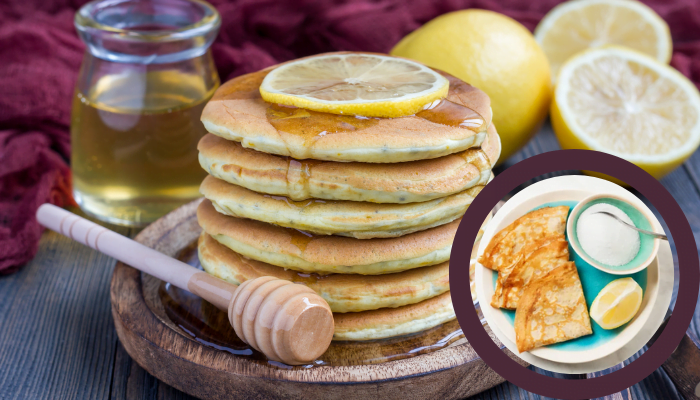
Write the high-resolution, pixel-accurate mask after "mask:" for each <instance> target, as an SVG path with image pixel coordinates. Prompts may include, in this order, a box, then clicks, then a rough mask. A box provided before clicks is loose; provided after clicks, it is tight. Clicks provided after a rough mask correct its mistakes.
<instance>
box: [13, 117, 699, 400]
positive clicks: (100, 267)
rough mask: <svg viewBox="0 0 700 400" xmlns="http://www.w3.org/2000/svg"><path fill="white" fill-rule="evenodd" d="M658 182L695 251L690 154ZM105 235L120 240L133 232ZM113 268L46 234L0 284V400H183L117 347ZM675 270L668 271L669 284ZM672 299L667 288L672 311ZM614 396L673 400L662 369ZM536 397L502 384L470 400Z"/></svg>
mask: <svg viewBox="0 0 700 400" xmlns="http://www.w3.org/2000/svg"><path fill="white" fill-rule="evenodd" d="M557 149H559V146H558V144H557V142H556V139H555V138H554V135H553V133H552V131H551V128H550V127H549V125H545V127H544V128H543V129H542V131H541V132H540V133H539V134H538V135H537V136H536V137H535V138H534V139H533V140H532V141H531V142H530V143H529V144H528V146H527V147H526V148H525V149H524V150H522V151H521V152H520V153H518V154H517V155H515V156H514V157H512V158H511V159H510V160H508V162H507V163H506V165H505V166H504V167H502V168H505V167H508V166H511V165H513V164H514V163H516V162H518V161H520V160H522V159H523V158H525V157H529V156H532V155H535V154H539V153H542V152H545V151H551V150H557ZM497 172H498V171H497ZM558 174H559V173H558ZM558 174H554V175H558ZM662 183H663V184H664V186H665V187H666V188H667V189H668V190H669V191H670V192H671V194H673V196H674V197H675V199H676V201H678V203H679V204H680V206H681V208H682V209H683V211H684V212H685V214H686V217H687V218H688V220H689V221H690V225H691V226H692V228H693V233H694V235H695V240H696V243H697V242H698V236H699V235H700V154H699V153H696V154H695V155H694V156H693V157H691V158H690V160H688V161H687V162H686V163H685V164H684V165H683V166H681V167H680V168H678V169H677V170H676V171H674V172H673V173H671V174H670V175H669V176H667V177H666V178H664V179H663V180H662ZM523 186H526V184H525V185H523ZM651 208H652V209H653V207H651ZM654 211H655V212H656V210H654ZM657 217H658V213H657ZM662 223H663V221H662ZM664 226H665V224H664ZM114 229H115V230H117V231H118V232H120V233H122V234H125V235H132V236H133V235H134V234H135V233H136V231H135V230H133V229H127V228H114ZM671 246H672V247H674V245H673V241H671ZM674 259H675V256H674ZM114 264H115V261H114V260H113V259H111V258H109V257H107V256H104V255H102V254H100V253H98V252H96V251H94V250H92V249H89V248H88V247H85V246H83V245H81V244H78V243H77V242H73V241H71V240H69V239H67V238H65V237H62V236H59V235H58V234H56V233H54V232H48V231H47V232H45V233H44V235H43V237H42V239H41V243H40V245H39V252H38V253H37V255H36V258H35V259H34V260H33V261H31V262H30V263H29V264H28V265H26V266H25V267H24V268H23V269H22V270H20V271H19V272H17V273H15V274H12V275H8V276H4V277H0V368H1V370H2V373H0V400H5V399H148V400H151V399H191V398H192V397H191V396H188V395H186V394H184V393H182V392H180V391H178V390H176V389H173V388H172V387H170V386H168V385H166V384H164V383H162V382H160V381H158V380H157V379H156V378H154V377H153V376H151V375H150V374H148V373H147V372H146V371H144V370H143V369H142V368H141V367H139V366H138V365H137V364H136V363H134V362H133V361H132V360H131V358H130V357H129V355H128V354H127V353H126V351H124V348H123V347H122V346H121V344H120V343H119V341H118V339H117V335H116V332H115V331H114V325H113V322H112V315H111V312H110V300H109V281H110V278H111V276H112V269H113V268H114ZM677 270H678V266H677V262H676V282H677V281H678V271H677ZM676 291H677V285H676V290H674V300H673V302H672V306H673V304H675V293H676ZM699 328H700V312H699V311H698V310H697V309H696V313H695V318H694V320H693V323H692V324H691V326H690V329H691V330H692V331H693V332H694V333H695V334H696V335H698V336H700V329H699ZM623 395H624V396H623V397H625V398H628V399H676V398H680V396H679V395H678V393H677V392H676V391H675V389H674V387H673V385H672V384H671V382H670V380H669V379H668V377H667V376H666V374H665V373H664V372H663V371H662V370H657V371H656V372H654V373H653V374H652V375H650V376H649V377H648V378H646V379H645V380H643V381H642V382H640V383H639V384H637V385H635V386H633V387H632V388H630V389H629V391H628V392H627V393H623ZM540 398H541V397H540V396H537V395H534V394H531V393H528V392H526V391H524V390H521V389H519V388H517V387H516V386H514V385H512V384H509V383H505V384H502V385H499V386H497V387H495V388H493V389H491V390H489V391H486V392H483V393H481V394H479V395H477V396H475V397H473V398H472V399H533V400H534V399H540Z"/></svg>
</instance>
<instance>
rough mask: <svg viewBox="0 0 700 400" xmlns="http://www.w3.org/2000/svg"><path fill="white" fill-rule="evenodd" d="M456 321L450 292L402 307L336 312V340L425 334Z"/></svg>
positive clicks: (334, 316)
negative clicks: (425, 331) (431, 329)
mask: <svg viewBox="0 0 700 400" xmlns="http://www.w3.org/2000/svg"><path fill="white" fill-rule="evenodd" d="M454 318H455V312H454V308H452V300H451V298H450V292H445V293H443V294H441V295H439V296H436V297H433V298H432V299H428V300H423V301H421V302H420V303H416V304H411V305H407V306H403V307H399V308H381V309H379V310H373V311H362V312H356V313H334V314H333V319H334V320H335V334H334V335H333V340H373V339H384V338H388V337H394V336H401V335H408V334H410V333H416V332H421V331H424V330H427V329H430V328H433V327H436V326H438V325H440V324H443V323H445V322H447V321H451V320H453V319H454Z"/></svg>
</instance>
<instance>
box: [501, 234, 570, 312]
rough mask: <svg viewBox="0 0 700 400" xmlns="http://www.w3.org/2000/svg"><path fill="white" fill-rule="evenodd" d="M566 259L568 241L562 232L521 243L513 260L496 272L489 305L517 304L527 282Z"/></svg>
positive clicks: (539, 276) (547, 271) (567, 256)
mask: <svg viewBox="0 0 700 400" xmlns="http://www.w3.org/2000/svg"><path fill="white" fill-rule="evenodd" d="M568 261H569V243H568V242H567V241H566V239H565V238H564V235H556V236H552V237H548V238H544V239H540V240H538V241H536V242H534V243H531V244H529V245H527V246H525V247H524V248H523V250H522V251H521V252H520V254H519V256H518V258H517V261H516V262H515V264H514V265H512V267H509V268H505V269H504V270H502V271H501V272H499V274H498V281H497V282H496V292H495V293H494V294H493V298H492V299H491V305H492V306H494V307H496V308H508V309H511V310H514V309H516V308H518V301H519V300H520V297H521V296H522V294H523V290H524V289H525V287H526V286H527V285H528V284H529V283H530V282H533V281H535V280H537V279H540V278H542V277H543V276H545V275H546V274H547V273H549V271H551V270H553V269H555V268H557V267H560V266H562V265H564V264H565V263H567V262H568Z"/></svg>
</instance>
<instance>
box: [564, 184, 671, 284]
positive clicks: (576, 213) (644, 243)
mask: <svg viewBox="0 0 700 400" xmlns="http://www.w3.org/2000/svg"><path fill="white" fill-rule="evenodd" d="M600 203H605V204H610V205H612V206H615V207H617V208H619V209H620V210H622V211H624V212H625V214H627V216H629V217H630V219H631V220H632V222H634V225H635V226H636V227H637V228H641V229H645V230H648V231H654V232H658V231H660V228H659V227H658V225H659V224H658V222H656V218H655V217H654V215H653V214H652V213H651V211H649V209H647V208H646V207H644V209H642V208H641V207H637V206H635V205H632V204H630V203H629V202H627V201H625V200H623V199H622V198H620V197H617V196H614V195H610V194H597V195H594V196H590V197H587V198H585V199H583V200H581V202H579V203H578V205H577V206H576V207H574V209H573V210H572V211H571V215H570V216H569V220H568V221H567V224H566V233H567V236H568V237H569V243H570V244H571V248H573V249H574V251H575V252H576V253H577V254H578V255H579V256H580V257H581V258H582V259H584V260H585V261H586V262H587V263H589V264H590V265H591V266H593V267H595V268H597V269H599V270H601V271H603V272H607V273H609V274H613V275H628V274H632V273H635V272H639V271H641V270H643V269H644V268H646V267H648V266H649V264H651V262H652V261H653V260H654V258H656V253H658V252H659V240H660V239H656V238H654V237H652V236H650V235H646V234H644V233H639V240H640V243H639V252H638V253H637V255H636V256H635V257H634V258H633V259H632V261H630V262H628V263H627V264H624V265H618V266H612V265H607V264H603V263H601V262H599V261H596V260H595V259H594V258H592V257H591V256H589V255H588V254H586V252H585V251H584V250H583V249H582V248H581V244H580V243H579V240H578V236H576V227H577V224H578V219H579V217H580V216H581V213H583V212H584V211H586V210H587V209H588V208H589V207H591V206H593V205H595V204H600Z"/></svg>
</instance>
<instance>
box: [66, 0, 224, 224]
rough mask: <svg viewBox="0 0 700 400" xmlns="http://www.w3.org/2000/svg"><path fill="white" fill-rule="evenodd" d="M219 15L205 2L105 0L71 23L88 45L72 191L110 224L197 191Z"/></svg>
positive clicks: (75, 120) (161, 210)
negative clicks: (199, 151) (202, 118)
mask: <svg viewBox="0 0 700 400" xmlns="http://www.w3.org/2000/svg"><path fill="white" fill-rule="evenodd" d="M220 24H221V19H220V16H219V14H218V12H217V11H216V10H215V9H214V8H213V7H212V6H211V5H209V4H208V3H205V2H203V1H199V0H102V1H93V2H91V3H88V4H86V5H85V6H83V7H82V8H81V9H80V10H79V11H78V13H77V14H76V16H75V26H76V28H77V31H78V34H79V35H80V37H81V39H82V40H83V41H84V42H85V44H86V45H87V51H86V53H85V56H84V59H83V63H82V66H81V70H80V73H79V76H78V81H77V85H76V89H75V96H74V99H73V109H72V116H71V143H72V145H71V146H72V154H71V169H72V172H73V194H74V196H75V200H76V201H77V203H78V204H79V205H80V207H81V208H82V210H83V211H84V212H86V213H87V214H89V215H92V216H94V217H96V218H98V219H101V220H103V221H106V222H110V223H114V224H120V225H131V226H143V225H145V224H148V223H150V222H152V221H154V220H156V219H157V218H159V217H160V216H162V215H163V214H165V213H167V212H169V211H171V210H172V209H174V208H176V207H178V206H179V205H181V204H184V203H186V202H187V201H190V200H192V199H194V198H196V197H198V196H199V190H198V188H199V184H200V183H201V181H202V179H203V178H204V176H205V171H204V170H203V169H202V168H201V167H200V166H199V163H198V160H197V142H198V141H199V139H200V138H201V137H202V136H203V135H204V134H205V133H206V132H205V130H204V126H203V125H202V123H201V122H200V115H201V112H202V109H203V108H204V105H205V104H206V102H207V101H208V100H209V99H210V98H211V96H212V95H213V93H214V91H215V90H216V88H217V87H218V86H219V77H218V75H217V73H216V69H215V67H214V62H213V59H212V56H211V52H210V51H209V47H210V45H211V43H212V42H213V40H214V38H215V37H216V34H217V33H218V30H219V26H220Z"/></svg>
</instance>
